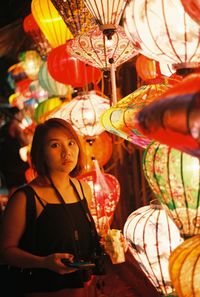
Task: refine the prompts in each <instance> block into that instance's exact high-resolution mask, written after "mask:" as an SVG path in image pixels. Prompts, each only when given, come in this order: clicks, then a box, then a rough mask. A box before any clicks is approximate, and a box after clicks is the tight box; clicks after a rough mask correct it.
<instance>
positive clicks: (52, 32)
mask: <svg viewBox="0 0 200 297" xmlns="http://www.w3.org/2000/svg"><path fill="white" fill-rule="evenodd" d="M31 11H32V14H33V17H34V19H35V20H36V22H37V24H38V26H39V27H40V29H41V30H42V32H43V33H44V35H45V37H46V38H47V39H48V41H49V43H50V45H51V46H52V47H53V48H54V47H57V46H59V45H61V44H64V43H65V42H66V40H68V39H71V38H73V35H72V34H71V32H70V31H69V29H68V28H67V26H66V24H65V22H64V21H63V19H62V17H61V16H60V15H59V13H58V11H57V10H56V9H55V7H54V6H53V4H52V3H51V1H50V0H32V2H31Z"/></svg>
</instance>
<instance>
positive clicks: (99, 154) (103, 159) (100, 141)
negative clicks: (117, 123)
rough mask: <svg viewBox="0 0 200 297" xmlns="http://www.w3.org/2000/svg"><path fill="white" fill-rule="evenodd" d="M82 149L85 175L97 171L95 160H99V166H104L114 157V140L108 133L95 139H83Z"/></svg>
mask: <svg viewBox="0 0 200 297" xmlns="http://www.w3.org/2000/svg"><path fill="white" fill-rule="evenodd" d="M80 141H81V147H82V149H83V155H84V160H83V164H84V173H85V172H90V171H93V170H94V169H95V166H94V162H93V160H94V159H95V160H97V161H98V163H99V166H100V167H102V166H104V165H105V164H106V163H107V162H108V161H109V159H110V158H111V156H112V151H113V144H112V138H111V137H110V136H109V134H108V133H107V132H103V133H101V134H99V135H97V136H95V137H81V136H80Z"/></svg>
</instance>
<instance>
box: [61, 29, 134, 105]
mask: <svg viewBox="0 0 200 297" xmlns="http://www.w3.org/2000/svg"><path fill="white" fill-rule="evenodd" d="M66 50H67V52H68V53H69V54H70V55H71V56H73V57H76V58H77V59H80V60H81V61H83V62H85V63H88V64H90V65H92V66H94V67H97V68H100V69H101V70H103V71H108V70H109V71H110V73H111V83H112V99H113V104H116V103H117V97H116V81H115V70H116V67H117V66H119V65H121V64H122V63H124V62H125V61H127V60H129V59H130V58H132V57H134V56H136V55H137V54H138V52H137V51H136V50H135V48H134V46H133V45H132V43H131V42H130V40H129V39H128V38H127V36H126V34H125V32H124V30H123V28H122V27H120V26H117V27H116V28H115V31H114V33H113V34H112V35H111V36H110V37H109V38H108V37H106V36H105V35H104V34H103V33H102V31H101V30H100V29H99V27H98V26H95V27H93V28H92V29H91V30H90V31H88V32H86V33H83V34H80V35H78V36H76V37H75V38H74V39H71V40H69V41H68V42H67V46H66Z"/></svg>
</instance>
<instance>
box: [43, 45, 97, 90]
mask: <svg viewBox="0 0 200 297" xmlns="http://www.w3.org/2000/svg"><path fill="white" fill-rule="evenodd" d="M47 67H48V71H49V73H50V74H51V76H52V77H53V78H54V79H55V80H57V81H59V82H61V83H63V84H66V85H71V86H73V87H74V88H76V87H84V86H86V85H87V84H89V83H96V82H97V81H98V80H99V79H100V78H101V72H100V70H99V69H97V68H95V67H92V66H89V65H86V64H85V63H84V62H82V61H80V60H78V59H76V58H74V57H72V56H70V55H69V54H68V53H67V51H66V45H60V46H58V47H57V48H55V49H53V50H52V51H51V52H50V53H49V55H48V57H47Z"/></svg>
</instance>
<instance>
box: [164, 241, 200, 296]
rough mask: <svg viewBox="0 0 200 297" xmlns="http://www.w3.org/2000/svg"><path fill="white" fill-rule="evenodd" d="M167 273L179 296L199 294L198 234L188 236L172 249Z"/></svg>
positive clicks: (199, 255)
mask: <svg viewBox="0 0 200 297" xmlns="http://www.w3.org/2000/svg"><path fill="white" fill-rule="evenodd" d="M169 273H170V278H171V281H172V283H173V286H174V288H175V290H176V292H177V294H178V296H179V297H199V296H200V286H199V280H200V235H197V236H193V237H190V238H189V239H187V240H185V241H184V242H183V243H182V244H181V245H179V246H178V247H177V248H176V249H175V250H173V252H172V253H171V255H170V257H169Z"/></svg>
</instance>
